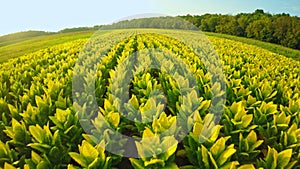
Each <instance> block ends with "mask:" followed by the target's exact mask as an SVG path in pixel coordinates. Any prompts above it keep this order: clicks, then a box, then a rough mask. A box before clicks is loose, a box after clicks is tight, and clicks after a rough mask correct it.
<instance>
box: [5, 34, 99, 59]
mask: <svg viewBox="0 0 300 169" xmlns="http://www.w3.org/2000/svg"><path fill="white" fill-rule="evenodd" d="M93 33H94V31H78V32H68V33H45V32H44V33H43V32H27V33H16V34H13V35H7V36H3V37H1V38H0V39H1V40H2V41H3V42H2V45H0V63H1V62H5V61H7V60H9V59H11V58H16V57H19V56H22V55H25V54H28V53H32V52H35V51H38V50H40V49H44V48H47V47H50V46H53V45H57V44H62V43H66V42H69V41H73V40H77V39H85V38H89V37H90V36H91V35H93ZM5 39H6V40H7V41H5Z"/></svg>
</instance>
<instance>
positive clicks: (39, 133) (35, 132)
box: [29, 125, 45, 143]
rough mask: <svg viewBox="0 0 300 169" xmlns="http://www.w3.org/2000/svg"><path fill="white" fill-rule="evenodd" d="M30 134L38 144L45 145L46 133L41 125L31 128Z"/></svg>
mask: <svg viewBox="0 0 300 169" xmlns="http://www.w3.org/2000/svg"><path fill="white" fill-rule="evenodd" d="M29 132H30V134H31V135H32V136H33V138H34V139H35V140H36V141H37V142H38V143H43V141H44V138H45V132H44V130H43V129H42V128H41V127H40V126H39V125H36V126H29Z"/></svg>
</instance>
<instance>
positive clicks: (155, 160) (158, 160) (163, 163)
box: [144, 159, 165, 167]
mask: <svg viewBox="0 0 300 169" xmlns="http://www.w3.org/2000/svg"><path fill="white" fill-rule="evenodd" d="M144 164H145V167H147V166H151V165H154V164H155V165H159V166H165V161H164V160H161V159H151V160H150V161H145V162H144Z"/></svg>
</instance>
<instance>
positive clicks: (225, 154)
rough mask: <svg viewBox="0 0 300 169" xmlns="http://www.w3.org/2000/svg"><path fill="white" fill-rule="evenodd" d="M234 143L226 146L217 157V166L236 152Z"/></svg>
mask: <svg viewBox="0 0 300 169" xmlns="http://www.w3.org/2000/svg"><path fill="white" fill-rule="evenodd" d="M233 146H234V145H233V144H232V145H231V146H228V147H227V148H228V149H227V150H225V151H224V152H223V153H222V154H221V155H220V157H219V158H218V160H217V162H218V164H219V166H222V165H223V164H224V163H225V162H226V161H227V160H229V158H230V157H231V156H232V155H233V154H234V153H235V152H236V150H235V149H234V148H231V147H233Z"/></svg>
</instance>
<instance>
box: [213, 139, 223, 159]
mask: <svg viewBox="0 0 300 169" xmlns="http://www.w3.org/2000/svg"><path fill="white" fill-rule="evenodd" d="M225 142H226V140H225V139H224V138H223V137H221V138H220V139H219V140H217V142H216V143H215V144H214V145H213V146H212V147H211V148H210V152H211V153H212V155H213V156H214V157H215V158H218V157H219V155H220V154H221V153H222V152H223V151H224V150H225Z"/></svg>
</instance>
